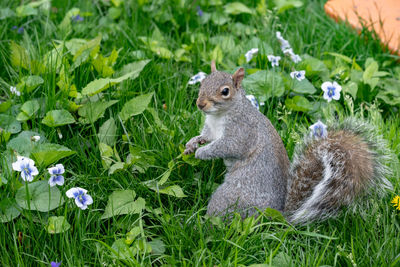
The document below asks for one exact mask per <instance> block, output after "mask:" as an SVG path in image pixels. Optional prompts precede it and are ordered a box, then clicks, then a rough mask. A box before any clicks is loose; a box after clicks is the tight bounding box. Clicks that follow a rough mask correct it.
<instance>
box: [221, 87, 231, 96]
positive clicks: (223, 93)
mask: <svg viewBox="0 0 400 267" xmlns="http://www.w3.org/2000/svg"><path fill="white" fill-rule="evenodd" d="M221 95H223V96H228V95H229V87H224V88H223V89H222V90H221Z"/></svg>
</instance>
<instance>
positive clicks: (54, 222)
mask: <svg viewBox="0 0 400 267" xmlns="http://www.w3.org/2000/svg"><path fill="white" fill-rule="evenodd" d="M70 228H71V225H70V224H69V223H68V222H67V220H66V219H65V217H64V216H51V217H49V220H48V223H47V226H46V230H47V232H48V233H49V234H60V233H64V232H66V231H68V230H69V229H70Z"/></svg>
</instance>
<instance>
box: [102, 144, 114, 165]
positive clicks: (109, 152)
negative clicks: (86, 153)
mask: <svg viewBox="0 0 400 267" xmlns="http://www.w3.org/2000/svg"><path fill="white" fill-rule="evenodd" d="M99 150H100V156H101V163H102V165H103V167H104V169H109V168H110V166H111V164H112V163H113V160H112V159H111V157H112V156H113V155H114V151H113V149H112V148H111V147H110V146H109V145H107V144H104V143H99Z"/></svg>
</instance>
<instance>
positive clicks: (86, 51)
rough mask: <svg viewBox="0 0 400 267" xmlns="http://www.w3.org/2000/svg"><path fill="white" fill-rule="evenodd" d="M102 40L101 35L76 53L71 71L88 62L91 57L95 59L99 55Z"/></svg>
mask: <svg viewBox="0 0 400 267" xmlns="http://www.w3.org/2000/svg"><path fill="white" fill-rule="evenodd" d="M101 38H102V37H101V35H99V36H97V37H96V38H94V39H92V40H89V41H87V42H86V43H85V44H83V45H82V46H81V47H80V48H79V49H78V50H77V51H76V53H75V55H74V58H73V62H74V63H73V64H72V66H71V69H70V71H73V70H74V69H75V68H77V67H79V66H80V65H81V64H82V63H84V62H86V61H87V60H88V59H89V57H92V58H94V57H95V55H97V53H98V51H99V50H100V43H101Z"/></svg>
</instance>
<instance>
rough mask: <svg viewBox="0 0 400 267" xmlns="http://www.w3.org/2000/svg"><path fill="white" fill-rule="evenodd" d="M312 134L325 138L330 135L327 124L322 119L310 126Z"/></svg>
mask: <svg viewBox="0 0 400 267" xmlns="http://www.w3.org/2000/svg"><path fill="white" fill-rule="evenodd" d="M310 129H311V135H312V136H314V137H316V138H325V137H327V136H328V131H327V130H326V125H325V124H323V123H322V122H321V121H320V120H318V121H317V122H316V123H314V124H313V125H311V126H310Z"/></svg>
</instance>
